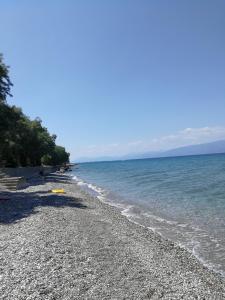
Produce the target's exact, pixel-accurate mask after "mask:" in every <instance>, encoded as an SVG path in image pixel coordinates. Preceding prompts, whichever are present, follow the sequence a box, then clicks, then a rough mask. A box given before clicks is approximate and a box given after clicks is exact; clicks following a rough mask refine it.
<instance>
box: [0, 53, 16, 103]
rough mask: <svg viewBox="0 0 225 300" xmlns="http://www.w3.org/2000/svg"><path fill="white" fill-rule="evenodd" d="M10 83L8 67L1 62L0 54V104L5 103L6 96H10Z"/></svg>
mask: <svg viewBox="0 0 225 300" xmlns="http://www.w3.org/2000/svg"><path fill="white" fill-rule="evenodd" d="M12 85H13V84H12V82H11V81H10V78H9V67H8V66H6V65H5V64H4V62H3V55H2V54H0V103H1V102H5V101H6V97H7V96H12V95H11V93H10V90H11V87H12Z"/></svg>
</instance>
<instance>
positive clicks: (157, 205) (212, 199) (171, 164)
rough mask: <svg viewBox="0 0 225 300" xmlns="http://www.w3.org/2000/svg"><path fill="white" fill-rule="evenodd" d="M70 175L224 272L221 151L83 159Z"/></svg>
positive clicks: (224, 182)
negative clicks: (146, 157)
mask: <svg viewBox="0 0 225 300" xmlns="http://www.w3.org/2000/svg"><path fill="white" fill-rule="evenodd" d="M73 176H74V179H75V180H77V181H78V184H79V185H80V186H81V187H82V188H83V189H86V190H88V191H89V192H90V193H92V194H93V195H95V196H97V197H98V198H99V199H100V200H102V201H105V202H108V203H110V204H112V205H116V206H118V207H119V208H120V209H121V211H122V213H123V214H125V215H126V216H127V217H128V218H129V219H130V220H132V221H134V222H137V223H139V224H141V225H144V226H146V227H149V228H151V229H152V230H154V231H155V232H157V233H159V234H161V235H162V236H164V237H166V238H168V239H170V240H172V241H175V242H176V243H178V244H179V245H180V246H183V247H185V248H186V249H188V250H189V251H191V252H192V253H193V254H194V255H195V256H197V257H198V258H199V259H200V260H201V261H202V262H203V263H204V264H206V265H207V266H209V267H210V268H212V269H214V270H216V271H217V272H220V273H222V274H223V275H224V274H225V239H224V237H225V154H215V155H201V156H186V157H169V158H155V159H141V160H127V161H112V162H96V163H93V162H92V163H82V164H80V165H79V168H78V169H74V170H73Z"/></svg>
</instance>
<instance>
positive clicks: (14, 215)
mask: <svg viewBox="0 0 225 300" xmlns="http://www.w3.org/2000/svg"><path fill="white" fill-rule="evenodd" d="M1 198H2V199H4V198H5V199H6V200H0V224H10V223H14V222H17V221H18V220H20V219H23V218H26V217H29V216H30V215H31V214H36V213H38V210H37V208H38V207H44V206H49V207H58V208H59V207H71V209H77V208H78V209H84V208H87V206H86V205H84V204H82V199H80V198H74V197H69V196H67V195H57V194H54V195H53V194H50V193H49V192H45V191H40V192H22V191H21V192H11V191H7V192H2V193H1V192H0V199H1Z"/></svg>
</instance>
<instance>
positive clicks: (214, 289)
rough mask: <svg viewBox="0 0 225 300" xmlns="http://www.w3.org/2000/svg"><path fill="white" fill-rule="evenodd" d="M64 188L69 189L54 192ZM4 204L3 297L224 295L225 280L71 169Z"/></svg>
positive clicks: (0, 230) (0, 238)
mask: <svg viewBox="0 0 225 300" xmlns="http://www.w3.org/2000/svg"><path fill="white" fill-rule="evenodd" d="M55 188H62V189H64V190H65V194H53V193H51V192H50V191H51V190H52V189H55ZM5 195H6V196H7V200H4V201H3V200H1V202H0V262H1V263H0V268H1V271H0V299H2V300H6V299H7V300H11V299H13V300H14V299H21V300H22V299H23V300H24V299H26V300H30V299H37V300H39V299H40V300H42V299H43V300H50V299H51V300H53V299H63V300H64V299H65V300H66V299H90V300H91V299H96V300H97V299H98V300H100V299H135V300H136V299H225V280H224V278H223V277H221V276H220V275H218V274H216V273H214V272H213V271H211V270H209V269H207V268H206V267H205V266H203V265H202V264H201V263H200V262H199V261H198V260H197V259H196V258H195V257H194V256H193V255H192V254H191V253H189V252H187V251H186V250H185V249H182V248H180V247H179V246H178V245H176V244H174V243H172V242H170V241H168V240H166V239H164V238H162V237H161V236H160V235H158V234H156V233H154V232H152V231H151V230H149V229H147V228H144V227H142V226H139V225H137V224H135V223H132V222H130V221H129V220H128V219H127V218H126V217H125V216H123V215H122V214H121V213H120V211H119V210H118V209H117V208H116V207H112V206H110V205H108V204H106V203H103V202H101V201H99V200H98V199H97V198H95V197H93V196H90V195H89V194H87V193H86V192H85V191H82V190H81V189H80V188H79V186H78V185H77V184H76V183H75V182H74V181H73V180H72V179H71V178H70V177H69V176H67V175H60V174H56V173H54V174H51V175H50V176H47V177H46V178H45V179H36V180H33V181H32V182H30V185H29V186H28V187H27V188H25V189H23V190H19V191H16V192H4V196H5Z"/></svg>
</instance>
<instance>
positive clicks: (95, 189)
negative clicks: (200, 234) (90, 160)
mask: <svg viewBox="0 0 225 300" xmlns="http://www.w3.org/2000/svg"><path fill="white" fill-rule="evenodd" d="M71 178H72V180H73V181H74V182H75V184H77V185H78V186H79V188H80V189H81V190H82V191H84V192H86V193H87V194H88V195H91V196H93V197H95V198H97V199H98V200H99V201H101V202H103V203H105V204H107V205H109V206H112V207H115V208H116V209H118V211H119V212H120V213H121V214H122V215H123V216H125V217H126V218H127V219H128V220H129V221H130V222H132V223H134V224H136V225H138V226H141V227H144V228H147V229H148V230H150V231H151V232H153V233H154V234H156V235H159V236H160V237H161V238H162V239H165V240H168V241H169V242H172V243H174V244H175V245H177V246H178V247H180V248H181V249H184V250H186V251H187V252H188V253H190V254H191V255H193V256H194V257H195V258H196V259H197V260H198V261H199V262H200V263H201V264H202V265H204V266H205V267H206V268H207V269H209V270H211V271H213V272H214V273H216V274H219V276H221V277H223V278H224V279H225V272H224V270H221V269H217V268H216V265H213V264H212V263H211V262H207V261H205V260H204V258H203V257H201V256H200V255H199V254H198V253H197V252H196V250H195V246H194V247H193V249H189V248H188V247H187V246H186V245H185V244H182V243H181V242H180V241H176V240H173V239H171V238H169V237H167V236H165V235H164V234H163V233H161V232H159V231H157V230H156V229H155V228H154V227H151V226H149V225H148V224H146V222H143V221H142V220H141V218H140V216H138V215H136V214H135V213H133V212H130V210H132V209H133V208H134V207H135V206H134V204H128V203H126V204H125V203H120V202H117V201H115V199H114V201H109V200H108V196H107V194H108V193H107V190H105V189H104V188H102V187H99V186H96V185H95V184H94V183H91V182H87V181H85V180H83V179H82V178H79V177H77V176H76V175H75V176H71ZM136 208H137V207H136ZM142 215H143V216H144V215H145V214H143V213H142V214H141V216H142ZM151 216H152V217H155V218H156V219H157V218H160V221H161V220H163V221H166V220H165V219H162V218H161V217H159V216H154V215H151ZM166 222H167V223H170V222H171V221H166ZM178 226H179V225H178Z"/></svg>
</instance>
